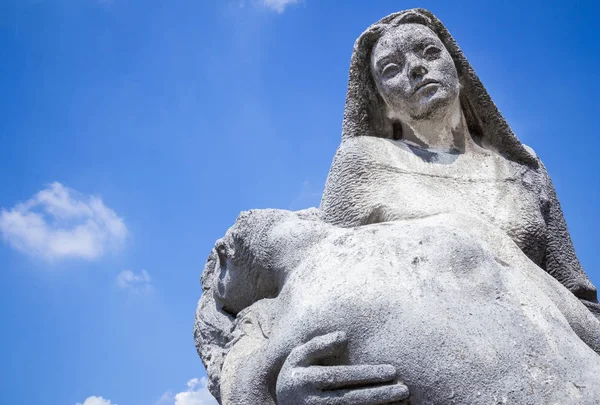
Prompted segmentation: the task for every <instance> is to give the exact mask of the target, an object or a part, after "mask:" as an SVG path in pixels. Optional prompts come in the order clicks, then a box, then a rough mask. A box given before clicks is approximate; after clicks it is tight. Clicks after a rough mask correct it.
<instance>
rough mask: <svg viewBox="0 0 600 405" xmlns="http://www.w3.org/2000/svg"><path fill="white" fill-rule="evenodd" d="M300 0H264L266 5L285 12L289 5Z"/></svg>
mask: <svg viewBox="0 0 600 405" xmlns="http://www.w3.org/2000/svg"><path fill="white" fill-rule="evenodd" d="M298 2H299V0H262V3H263V5H264V6H265V7H267V8H270V9H271V10H275V11H277V12H278V13H283V12H284V11H285V9H286V7H287V6H289V5H291V4H296V3H298Z"/></svg>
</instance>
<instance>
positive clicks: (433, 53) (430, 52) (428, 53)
mask: <svg viewBox="0 0 600 405" xmlns="http://www.w3.org/2000/svg"><path fill="white" fill-rule="evenodd" d="M440 53H442V50H441V49H440V48H438V47H437V46H435V45H429V46H428V47H427V48H425V49H424V50H423V57H425V59H428V60H432V59H437V58H438V57H439V56H440Z"/></svg>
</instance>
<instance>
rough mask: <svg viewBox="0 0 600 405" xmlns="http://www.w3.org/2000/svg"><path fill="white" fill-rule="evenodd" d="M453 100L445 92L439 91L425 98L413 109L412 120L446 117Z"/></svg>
mask: <svg viewBox="0 0 600 405" xmlns="http://www.w3.org/2000/svg"><path fill="white" fill-rule="evenodd" d="M452 101H453V98H452V97H448V94H447V93H446V92H445V91H443V90H438V91H436V92H435V93H434V94H432V95H430V96H429V95H428V96H424V97H423V98H421V100H420V101H419V103H418V104H417V105H416V106H415V107H416V108H414V109H413V111H412V114H410V116H411V118H412V119H413V120H415V121H420V120H424V119H431V118H441V117H444V116H446V113H447V112H448V108H449V107H450V106H451V105H452Z"/></svg>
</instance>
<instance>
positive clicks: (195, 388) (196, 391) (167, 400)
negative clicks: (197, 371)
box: [157, 377, 218, 405]
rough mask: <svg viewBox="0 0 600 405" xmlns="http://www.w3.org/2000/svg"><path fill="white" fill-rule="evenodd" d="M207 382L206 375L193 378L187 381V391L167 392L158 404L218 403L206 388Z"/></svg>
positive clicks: (205, 404)
mask: <svg viewBox="0 0 600 405" xmlns="http://www.w3.org/2000/svg"><path fill="white" fill-rule="evenodd" d="M207 382H208V381H207V379H206V377H203V378H200V379H198V378H193V379H191V380H189V381H188V382H187V386H188V389H187V390H186V391H182V392H179V393H177V394H173V393H172V392H165V393H164V394H163V396H162V397H161V398H160V400H159V401H158V403H157V405H218V402H217V400H216V399H215V398H214V397H213V396H212V395H210V392H208V388H206V383H207Z"/></svg>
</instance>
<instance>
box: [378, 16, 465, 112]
mask: <svg viewBox="0 0 600 405" xmlns="http://www.w3.org/2000/svg"><path fill="white" fill-rule="evenodd" d="M371 74H372V75H373V79H374V80H375V83H376V85H377V88H378V90H379V93H380V94H381V97H382V98H383V99H384V101H385V102H386V104H387V105H388V108H389V113H390V115H391V116H393V117H398V118H399V119H402V120H406V121H408V122H411V121H418V120H425V119H431V118H437V117H441V116H444V115H445V114H446V112H447V111H448V109H449V108H450V106H451V105H452V104H453V103H454V101H455V100H456V99H457V98H458V94H459V90H460V85H459V81H458V73H457V71H456V66H454V61H453V60H452V57H451V56H450V54H449V53H448V51H447V50H446V47H445V46H444V45H443V44H442V42H441V41H440V39H439V38H438V37H437V35H436V34H435V33H434V32H433V31H432V30H430V29H429V28H428V27H426V26H424V25H420V24H404V25H400V26H398V27H395V28H393V29H391V30H388V31H387V32H386V33H385V34H384V35H383V36H382V37H381V38H379V40H378V41H377V43H376V44H375V46H374V47H373V51H372V54H371Z"/></svg>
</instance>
